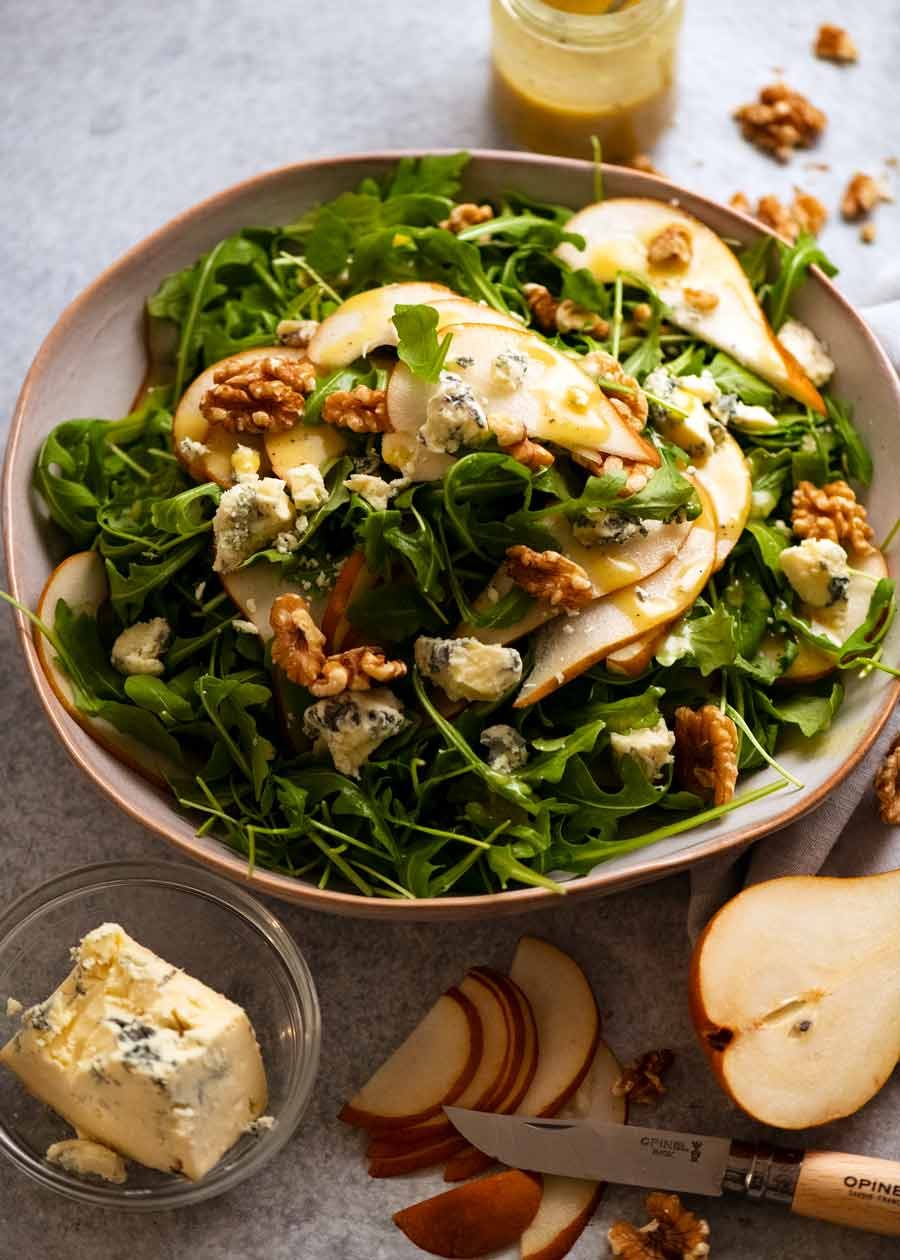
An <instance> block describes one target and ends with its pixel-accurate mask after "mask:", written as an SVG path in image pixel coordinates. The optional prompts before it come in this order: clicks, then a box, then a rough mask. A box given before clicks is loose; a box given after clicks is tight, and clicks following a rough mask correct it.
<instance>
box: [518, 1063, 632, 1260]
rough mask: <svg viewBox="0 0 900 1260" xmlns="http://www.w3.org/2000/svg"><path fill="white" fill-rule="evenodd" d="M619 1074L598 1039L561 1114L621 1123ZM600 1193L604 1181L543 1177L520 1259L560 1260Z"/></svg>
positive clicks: (623, 1110) (623, 1114)
mask: <svg viewBox="0 0 900 1260" xmlns="http://www.w3.org/2000/svg"><path fill="white" fill-rule="evenodd" d="M621 1075H622V1067H621V1065H620V1063H619V1061H618V1060H617V1059H616V1056H615V1055H614V1054H613V1052H612V1051H611V1050H610V1048H609V1046H608V1045H607V1044H606V1042H604V1041H601V1042H600V1044H599V1046H598V1047H597V1053H596V1054H595V1055H594V1061H593V1063H592V1064H591V1068H590V1071H589V1072H588V1074H587V1076H586V1077H585V1079H584V1082H583V1084H582V1085H581V1087H580V1089H579V1090H578V1092H577V1093H576V1094H575V1096H574V1097H573V1098H572V1099H571V1100H570V1101H569V1102H568V1103H567V1104H566V1105H565V1106H564V1107H563V1108H562V1110H561V1111H560V1112H559V1115H560V1116H561V1117H562V1118H564V1119H566V1120H585V1119H588V1118H590V1119H592V1120H596V1121H598V1122H599V1123H601V1124H624V1123H625V1121H626V1105H625V1099H624V1097H623V1096H620V1095H616V1094H614V1093H613V1092H612V1091H613V1086H614V1085H615V1084H616V1082H617V1081H618V1080H619V1078H620V1077H621ZM603 1189H604V1183H603V1182H602V1181H582V1180H581V1179H580V1178H576V1177H556V1176H549V1175H545V1176H544V1184H543V1193H542V1195H541V1206H540V1207H539V1208H538V1211H537V1216H535V1218H534V1220H533V1221H532V1222H531V1224H530V1225H529V1226H528V1228H527V1229H526V1231H525V1233H524V1234H523V1235H522V1241H521V1243H520V1255H521V1257H522V1260H563V1257H564V1256H567V1255H568V1254H569V1252H570V1251H571V1250H572V1248H573V1247H574V1246H575V1243H576V1242H577V1241H578V1239H579V1238H580V1237H581V1235H582V1234H583V1233H584V1230H585V1227H586V1226H587V1224H588V1221H590V1219H591V1217H592V1216H593V1215H594V1211H595V1209H596V1207H597V1204H598V1203H599V1202H600V1196H601V1195H602V1193H603Z"/></svg>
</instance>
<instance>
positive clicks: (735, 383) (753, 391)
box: [709, 350, 776, 407]
mask: <svg viewBox="0 0 900 1260" xmlns="http://www.w3.org/2000/svg"><path fill="white" fill-rule="evenodd" d="M709 371H710V372H711V373H712V376H713V379H714V380H715V382H716V384H717V385H718V387H719V389H720V390H721V391H722V393H723V394H737V396H738V398H740V400H741V402H744V403H747V404H748V406H751V407H771V406H772V404H773V403H774V402H775V398H776V391H775V390H774V389H773V388H772V386H771V385H768V384H767V383H766V382H765V381H764V380H763V379H762V377H760V376H757V375H756V373H755V372H751V371H750V370H749V368H745V367H742V366H741V364H740V363H737V362H736V361H735V360H734V359H732V358H731V356H730V355H728V354H726V353H725V352H724V350H719V351H718V353H717V354H716V355H715V356H714V357H713V361H712V363H710V365H709Z"/></svg>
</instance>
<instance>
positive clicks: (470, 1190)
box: [393, 1168, 541, 1260]
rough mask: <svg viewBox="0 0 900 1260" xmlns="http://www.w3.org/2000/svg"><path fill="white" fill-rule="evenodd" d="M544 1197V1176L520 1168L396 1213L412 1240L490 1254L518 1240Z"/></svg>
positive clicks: (436, 1252) (465, 1253) (422, 1245)
mask: <svg viewBox="0 0 900 1260" xmlns="http://www.w3.org/2000/svg"><path fill="white" fill-rule="evenodd" d="M540 1202H541V1178H540V1177H539V1176H537V1175H535V1174H533V1173H524V1172H519V1170H518V1169H516V1168H511V1169H508V1170H507V1171H506V1172H499V1173H495V1174H494V1175H493V1176H492V1177H485V1179H484V1180H483V1181H473V1182H471V1183H470V1184H469V1185H467V1186H459V1187H458V1189H456V1190H447V1191H445V1193H444V1194H439V1195H436V1196H435V1197H434V1198H433V1199H426V1200H425V1201H424V1202H423V1203H415V1204H413V1206H412V1207H408V1208H405V1209H404V1210H403V1211H402V1212H396V1213H395V1214H394V1218H393V1219H394V1224H395V1225H396V1226H397V1228H398V1229H401V1230H402V1231H403V1233H404V1234H405V1235H406V1236H407V1238H408V1239H409V1240H410V1242H411V1243H414V1244H415V1246H416V1247H418V1248H419V1249H420V1250H421V1251H429V1252H431V1254H432V1255H433V1256H449V1257H460V1258H461V1260H462V1258H464V1257H469V1256H486V1255H488V1253H494V1252H497V1251H499V1250H500V1248H501V1247H509V1246H511V1245H512V1244H513V1243H514V1242H516V1241H517V1240H518V1239H519V1238H520V1237H521V1236H522V1234H523V1233H524V1231H525V1230H526V1229H527V1228H528V1226H529V1225H530V1224H531V1221H532V1220H533V1219H534V1216H535V1213H536V1212H537V1210H538V1208H539V1206H540Z"/></svg>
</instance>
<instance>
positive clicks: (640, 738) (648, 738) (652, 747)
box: [609, 718, 675, 783]
mask: <svg viewBox="0 0 900 1260" xmlns="http://www.w3.org/2000/svg"><path fill="white" fill-rule="evenodd" d="M609 742H610V745H611V747H612V751H613V756H614V757H615V758H616V759H617V760H619V761H621V759H622V758H623V757H633V758H634V760H635V761H636V762H637V763H638V765H639V766H640V768H641V770H642V772H643V773H644V775H645V776H646V778H647V779H649V781H650V782H651V783H653V782H654V781H655V780H656V779H658V778H659V776H660V775H661V774H662V772H663V770H664V769H665V768H666V766H668V765H669V764H670V763H671V762H672V761H673V757H672V749H673V748H674V747H675V734H674V732H673V731H670V730H669V728H668V727H667V726H666V723H665V719H664V718H660V719H659V721H658V722H657V723H656V724H655V725H654V726H642V727H639V728H637V729H636V730H631V731H625V733H624V734H622V735H619V734H617V733H616V732H615V731H613V733H612V734H611V735H610V737H609Z"/></svg>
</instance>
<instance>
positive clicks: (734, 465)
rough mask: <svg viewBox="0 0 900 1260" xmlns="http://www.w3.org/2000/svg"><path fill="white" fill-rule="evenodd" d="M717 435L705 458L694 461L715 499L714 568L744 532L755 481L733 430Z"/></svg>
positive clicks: (726, 555)
mask: <svg viewBox="0 0 900 1260" xmlns="http://www.w3.org/2000/svg"><path fill="white" fill-rule="evenodd" d="M717 436H718V444H717V445H716V446H715V448H714V449H713V450H712V451H710V453H709V454H708V455H706V456H704V457H703V458H702V459H696V460H695V461H694V467H695V469H696V473H695V477H696V480H697V481H699V483H700V485H701V486H702V487H703V489H704V490H705V491H706V493H707V494H708V495H709V497H710V498H711V499H712V502H713V507H714V508H715V509H716V517H717V519H718V522H719V537H718V542H717V544H716V564H715V569H714V570H713V572H718V570H719V569H721V567H722V565H723V564H724V563H725V561H726V560H727V559H728V556H729V555H730V553H731V550H732V548H733V547H734V545H735V543H736V542H737V540H738V539H739V538H740V536H741V534H742V533H743V530H744V526H745V525H746V524H747V518H748V517H749V515H750V507H751V504H752V496H753V483H752V482H751V480H750V469H749V468H748V467H747V461H746V460H745V459H744V452H743V451H742V450H741V448H740V447H739V446H738V444H737V442H735V440H734V438H733V437H732V436H731V434H730V433H725V432H724V431H721V430H720V431H719V432H718V434H717Z"/></svg>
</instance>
